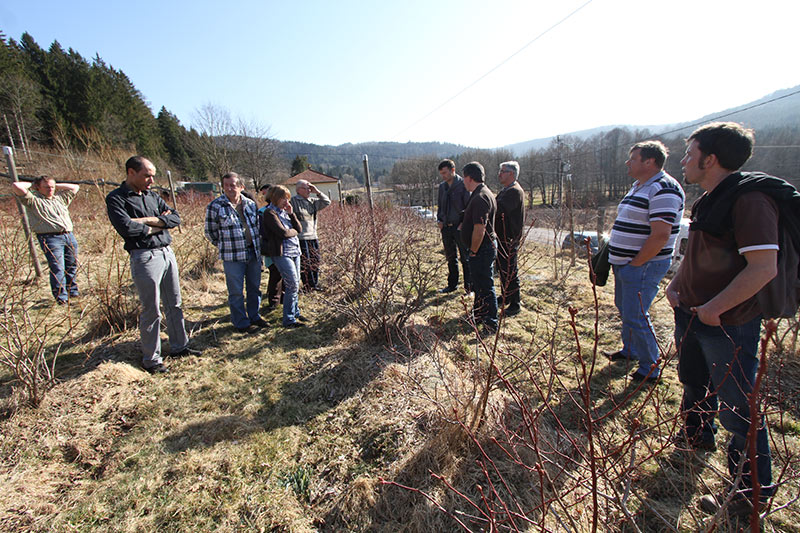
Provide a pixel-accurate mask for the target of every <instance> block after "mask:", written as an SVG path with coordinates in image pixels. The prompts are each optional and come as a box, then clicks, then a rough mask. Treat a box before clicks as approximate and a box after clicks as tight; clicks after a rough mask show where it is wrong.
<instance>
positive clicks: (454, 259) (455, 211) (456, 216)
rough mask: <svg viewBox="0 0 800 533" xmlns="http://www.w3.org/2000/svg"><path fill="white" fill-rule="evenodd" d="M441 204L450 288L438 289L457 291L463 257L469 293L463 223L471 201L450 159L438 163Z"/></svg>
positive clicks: (463, 268) (440, 214)
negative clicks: (459, 267)
mask: <svg viewBox="0 0 800 533" xmlns="http://www.w3.org/2000/svg"><path fill="white" fill-rule="evenodd" d="M439 175H440V176H441V177H442V183H440V184H439V201H438V205H439V207H438V210H437V213H436V220H437V221H438V223H439V230H441V232H442V244H443V245H444V255H445V257H446V258H447V287H445V288H443V289H439V292H441V293H448V292H453V291H455V290H456V289H457V288H458V256H459V255H460V256H461V270H462V273H463V274H464V290H466V292H467V293H468V294H469V293H470V292H471V290H472V289H471V287H470V284H471V282H470V279H471V278H470V275H469V262H468V260H467V248H466V247H465V246H464V244H463V242H462V239H461V232H460V230H461V221H462V220H463V219H464V209H465V208H466V207H467V202H469V191H468V190H467V189H466V188H465V187H464V180H463V179H462V178H461V176H459V175H458V174H456V164H455V163H453V162H452V161H451V160H450V159H444V160H442V161H441V162H440V163H439Z"/></svg>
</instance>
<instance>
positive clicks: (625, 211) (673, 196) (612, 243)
mask: <svg viewBox="0 0 800 533" xmlns="http://www.w3.org/2000/svg"><path fill="white" fill-rule="evenodd" d="M683 204H684V194H683V189H682V188H681V186H680V184H679V183H678V182H677V181H676V180H675V178H673V177H672V176H670V175H669V174H667V173H666V172H664V171H663V170H662V171H661V172H659V173H658V174H656V175H655V176H653V177H652V178H650V179H649V180H647V181H646V182H644V183H642V184H640V183H639V182H638V181H637V182H636V183H634V184H633V187H631V190H630V191H628V194H626V195H625V198H623V199H622V201H621V202H620V203H619V206H618V207H617V219H616V220H615V221H614V227H613V228H612V229H611V238H610V240H609V243H608V251H609V254H608V261H609V263H611V264H612V265H625V264H627V263H629V262H630V261H631V259H633V258H634V257H635V256H636V254H638V253H639V250H641V248H642V246H643V245H644V242H645V241H646V240H647V238H648V237H649V236H650V223H651V222H653V221H654V220H660V221H662V222H666V223H668V224H672V232H671V233H670V236H669V240H667V244H665V245H664V247H663V248H662V249H661V251H660V252H658V254H657V255H656V256H655V257H653V258H652V259H651V261H658V260H660V259H666V258H668V257H671V256H672V247H673V246H674V245H675V239H676V237H677V235H678V231H679V230H680V224H681V218H682V217H683Z"/></svg>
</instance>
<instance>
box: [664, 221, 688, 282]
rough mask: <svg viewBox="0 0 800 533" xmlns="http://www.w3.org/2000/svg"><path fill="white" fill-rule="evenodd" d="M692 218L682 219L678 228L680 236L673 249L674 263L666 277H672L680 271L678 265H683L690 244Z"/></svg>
mask: <svg viewBox="0 0 800 533" xmlns="http://www.w3.org/2000/svg"><path fill="white" fill-rule="evenodd" d="M691 222H692V221H691V220H689V219H688V218H682V219H681V226H680V228H679V229H678V237H677V238H676V239H675V248H673V249H672V264H671V265H670V266H669V270H667V274H666V275H665V276H664V277H665V278H666V279H672V278H673V277H674V276H675V274H676V273H677V272H678V267H679V266H681V261H683V256H684V255H686V246H687V245H688V244H689V224H691Z"/></svg>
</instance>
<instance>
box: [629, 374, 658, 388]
mask: <svg viewBox="0 0 800 533" xmlns="http://www.w3.org/2000/svg"><path fill="white" fill-rule="evenodd" d="M642 381H646V382H647V383H648V384H650V385H655V384H656V383H658V376H654V375H652V374H650V375H649V376H645V375H644V374H640V373H639V372H634V373H633V374H631V383H640V382H642Z"/></svg>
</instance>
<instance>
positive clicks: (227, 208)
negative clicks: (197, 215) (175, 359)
mask: <svg viewBox="0 0 800 533" xmlns="http://www.w3.org/2000/svg"><path fill="white" fill-rule="evenodd" d="M222 191H223V194H222V195H220V196H219V197H218V198H215V199H214V200H213V201H212V202H211V203H210V204H208V207H206V219H205V235H206V238H207V239H208V240H209V241H210V242H211V244H213V245H214V246H216V247H217V248H219V258H220V260H221V261H222V266H223V270H224V271H225V284H226V286H227V288H228V307H230V310H231V322H232V323H233V326H234V327H235V328H236V329H237V330H239V332H242V333H254V332H255V331H256V330H257V329H258V328H263V327H265V326H266V325H267V323H266V322H265V321H264V319H262V318H261V316H260V315H259V310H260V308H261V261H260V257H261V240H260V238H259V224H258V222H259V221H258V208H257V206H256V203H255V202H254V201H253V200H251V199H249V198H247V197H246V196H245V195H244V194H242V192H243V191H244V183H243V182H242V179H241V178H240V177H239V175H238V174H237V173H235V172H229V173H227V174H225V175H224V176H222ZM245 288H246V289H247V304H246V305H245V297H244V289H245Z"/></svg>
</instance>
